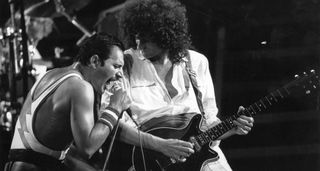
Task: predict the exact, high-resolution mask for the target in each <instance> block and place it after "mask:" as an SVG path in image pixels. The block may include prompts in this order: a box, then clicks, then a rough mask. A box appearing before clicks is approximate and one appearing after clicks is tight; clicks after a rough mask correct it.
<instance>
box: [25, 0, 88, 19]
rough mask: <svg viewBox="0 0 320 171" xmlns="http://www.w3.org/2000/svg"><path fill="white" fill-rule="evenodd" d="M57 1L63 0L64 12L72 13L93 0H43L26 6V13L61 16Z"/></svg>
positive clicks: (37, 15) (36, 15) (27, 14)
mask: <svg viewBox="0 0 320 171" xmlns="http://www.w3.org/2000/svg"><path fill="white" fill-rule="evenodd" d="M33 1H35V0H33ZM55 1H56V2H57V1H58V2H59V1H60V2H61V4H62V6H63V8H64V10H65V11H64V12H66V13H72V12H73V11H75V10H79V9H81V8H83V7H85V6H86V5H88V3H89V2H90V1H91V0H42V1H40V2H36V3H34V4H32V5H29V6H26V9H25V15H26V16H30V17H50V18H54V17H60V16H62V14H61V13H60V12H58V11H57V8H56V2H55Z"/></svg>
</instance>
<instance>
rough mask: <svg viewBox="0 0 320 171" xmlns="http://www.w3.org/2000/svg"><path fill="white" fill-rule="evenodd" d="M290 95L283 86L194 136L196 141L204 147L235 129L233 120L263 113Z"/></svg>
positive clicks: (287, 88)
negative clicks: (242, 116) (241, 116)
mask: <svg viewBox="0 0 320 171" xmlns="http://www.w3.org/2000/svg"><path fill="white" fill-rule="evenodd" d="M290 94H291V92H290V91H289V87H288V86H284V87H282V88H280V89H277V90H275V91H273V92H271V93H270V94H269V95H267V96H265V97H263V98H261V99H259V100H258V101H256V102H255V103H253V104H251V105H249V107H247V108H245V109H244V111H242V112H240V113H236V114H234V115H232V116H230V117H228V118H227V119H226V120H224V121H222V122H221V123H219V124H218V125H216V126H214V127H212V128H210V129H209V130H207V131H205V132H203V133H201V134H199V135H197V136H195V138H196V139H197V140H198V142H199V143H200V145H204V144H207V143H209V142H210V141H213V140H216V139H218V138H219V137H220V136H222V135H223V134H225V133H226V132H228V131H229V130H231V129H232V128H234V127H235V125H234V124H233V120H236V119H237V118H238V117H239V116H240V115H246V116H253V115H256V114H257V113H259V112H262V111H265V110H266V109H267V108H268V107H270V106H272V105H273V104H276V103H277V102H279V101H280V100H281V99H283V98H285V97H287V96H289V95H290Z"/></svg>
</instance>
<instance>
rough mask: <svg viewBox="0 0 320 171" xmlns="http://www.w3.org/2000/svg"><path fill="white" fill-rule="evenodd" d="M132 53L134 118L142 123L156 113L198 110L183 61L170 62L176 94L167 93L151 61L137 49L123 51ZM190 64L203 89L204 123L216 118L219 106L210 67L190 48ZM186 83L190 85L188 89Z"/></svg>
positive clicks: (172, 113) (159, 115)
mask: <svg viewBox="0 0 320 171" xmlns="http://www.w3.org/2000/svg"><path fill="white" fill-rule="evenodd" d="M125 53H126V54H130V55H131V56H132V57H133V66H132V70H131V75H130V85H131V95H132V100H133V103H132V105H131V107H130V108H131V111H132V113H133V114H134V116H133V118H134V119H136V121H137V123H139V124H141V123H143V122H146V121H148V120H150V119H152V118H155V117H161V116H164V115H178V114H182V113H191V112H197V113H200V110H199V107H198V104H197V100H196V96H195V93H194V91H193V87H192V84H191V82H190V80H189V76H188V75H187V79H188V81H187V83H188V84H189V85H185V80H184V79H185V77H184V76H183V74H184V73H183V72H185V73H186V70H185V63H184V62H181V63H177V64H174V65H173V73H172V85H173V87H174V88H175V89H176V90H177V92H178V93H177V95H175V96H174V97H173V98H171V97H170V95H169V93H168V90H167V88H166V86H165V84H164V83H163V81H162V80H161V79H160V78H159V76H158V74H157V72H156V70H155V68H154V66H153V64H152V63H151V62H150V61H149V60H148V59H146V58H144V57H143V56H142V54H141V53H140V51H138V50H133V49H129V50H127V51H126V52H125ZM189 54H190V60H191V63H192V64H191V67H192V69H193V70H194V71H195V72H196V78H197V82H198V85H199V89H200V91H201V93H202V102H203V108H204V112H205V118H206V120H205V121H206V123H207V124H212V123H213V122H215V121H217V120H218V118H217V113H218V108H217V106H216V99H215V94H214V86H213V83H212V78H211V75H210V71H209V65H208V60H207V58H206V57H205V56H204V55H202V54H200V53H198V52H196V51H192V50H189ZM186 87H189V90H187V88H186Z"/></svg>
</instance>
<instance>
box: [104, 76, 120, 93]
mask: <svg viewBox="0 0 320 171" xmlns="http://www.w3.org/2000/svg"><path fill="white" fill-rule="evenodd" d="M118 83H119V80H118V79H115V78H110V79H108V80H107V81H106V82H105V83H104V91H107V92H112V90H113V88H114V87H115V85H117V84H118Z"/></svg>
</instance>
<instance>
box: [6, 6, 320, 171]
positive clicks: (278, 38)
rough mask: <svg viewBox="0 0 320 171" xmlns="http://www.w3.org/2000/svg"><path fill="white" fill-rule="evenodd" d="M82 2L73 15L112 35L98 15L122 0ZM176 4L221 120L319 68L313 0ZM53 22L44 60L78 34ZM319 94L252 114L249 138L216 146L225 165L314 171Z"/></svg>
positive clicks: (319, 163)
mask: <svg viewBox="0 0 320 171" xmlns="http://www.w3.org/2000/svg"><path fill="white" fill-rule="evenodd" d="M33 1H35V0H33ZM79 1H81V0H79ZM35 2H37V1H35ZM62 2H68V1H67V0H66V1H62ZM70 2H71V1H70ZM88 2H89V3H88V4H87V5H85V6H84V7H83V8H81V9H78V10H74V11H73V12H74V15H75V16H77V18H78V20H79V21H80V22H81V23H82V24H83V25H84V26H85V27H86V28H87V29H88V30H90V31H94V30H95V31H99V29H105V30H108V31H110V32H113V33H114V30H116V28H117V26H116V25H115V23H114V22H113V20H112V17H110V16H109V15H111V16H113V13H111V14H108V15H104V16H107V17H103V16H102V17H101V16H100V17H99V14H101V12H103V11H104V10H107V9H110V8H112V7H114V6H116V5H118V4H121V3H123V2H124V1H121V0H108V1H105V0H92V1H88ZM181 2H182V3H184V4H185V5H186V7H187V10H188V17H189V24H190V32H191V34H192V41H193V45H194V47H195V48H196V49H197V50H198V51H199V52H201V53H203V54H204V55H206V57H207V58H208V59H209V62H210V69H211V74H212V76H213V81H214V83H215V90H216V96H217V102H218V107H219V109H220V113H219V115H220V117H221V118H225V117H227V116H229V115H231V114H233V113H235V112H236V111H237V109H238V106H239V105H243V106H245V107H248V106H249V105H251V104H252V103H254V102H255V101H257V100H259V99H260V98H262V97H264V96H265V95H267V94H268V93H270V92H272V91H273V90H275V89H277V88H280V87H282V86H283V85H285V84H286V83H288V82H289V81H291V80H293V79H294V77H293V76H294V75H295V74H301V73H302V72H304V71H306V72H308V71H310V70H311V69H315V70H316V72H319V70H320V68H319V67H320V56H319V55H320V20H319V19H320V10H319V9H320V1H319V0H281V1H279V0H196V1H193V0H182V1H181ZM8 17H9V7H8V2H7V1H6V0H0V22H1V23H0V24H1V27H3V26H4V23H5V22H6V20H7V19H8ZM109 17H110V18H111V19H110V18H109ZM54 21H55V30H54V31H53V32H52V33H51V34H50V35H49V37H47V38H45V39H43V40H41V41H40V43H39V45H38V49H39V51H40V53H41V54H42V56H43V58H45V59H46V60H55V57H54V47H61V48H63V49H64V52H63V53H62V55H63V56H64V57H70V58H72V57H73V56H74V55H75V54H76V52H77V50H78V47H77V46H76V42H77V41H78V40H79V39H80V38H81V37H82V35H83V33H82V32H81V31H80V30H79V29H77V28H76V27H75V26H74V25H72V24H71V23H70V22H69V21H68V20H67V19H66V18H65V17H63V16H60V17H59V16H58V17H54ZM98 21H99V22H98ZM319 96H320V95H319V91H318V92H317V91H315V92H313V93H311V94H309V95H304V94H294V95H292V96H289V97H288V98H286V99H285V100H281V102H280V103H279V104H276V105H273V106H272V107H270V108H269V109H268V110H265V111H263V112H259V114H258V115H257V116H256V117H255V126H254V129H253V130H252V131H251V133H250V134H249V135H247V136H233V137H231V138H229V139H226V140H224V141H223V142H222V143H221V147H222V149H223V150H224V152H225V154H226V156H227V158H228V160H229V163H230V165H231V166H232V168H233V169H234V170H239V171H241V170H243V171H244V170H247V171H248V170H252V171H253V170H268V171H270V170H290V171H291V170H314V171H316V170H319V169H320V136H319V135H320V125H319V122H320V116H319V114H320V112H319V111H320V109H319V108H320V104H319V103H320V102H319V101H320V100H319ZM8 137H10V133H8V132H5V131H2V132H1V136H0V143H1V147H0V159H1V162H2V163H1V164H3V161H5V158H6V154H7V148H8V146H9V144H10V141H11V140H10V138H8ZM1 164H0V169H1Z"/></svg>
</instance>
